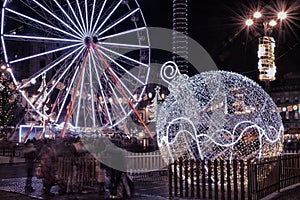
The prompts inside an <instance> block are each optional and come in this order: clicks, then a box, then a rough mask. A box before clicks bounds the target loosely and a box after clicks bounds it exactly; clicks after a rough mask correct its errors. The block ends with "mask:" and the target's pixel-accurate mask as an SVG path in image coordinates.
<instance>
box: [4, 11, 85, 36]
mask: <svg viewBox="0 0 300 200" xmlns="http://www.w3.org/2000/svg"><path fill="white" fill-rule="evenodd" d="M5 10H7V11H9V12H11V13H14V14H16V15H18V16H20V17H24V18H26V19H28V20H31V21H34V22H36V23H37V24H40V25H43V26H45V27H48V28H50V29H53V30H56V31H59V32H61V33H64V34H66V35H69V36H72V37H73V38H77V39H81V38H80V37H79V36H76V35H73V34H71V33H69V32H67V31H64V30H62V29H60V28H57V27H54V26H52V25H49V24H47V23H44V22H41V21H39V20H37V19H34V18H32V17H29V16H27V15H24V14H22V13H19V12H17V11H14V10H12V9H9V8H6V9H5Z"/></svg>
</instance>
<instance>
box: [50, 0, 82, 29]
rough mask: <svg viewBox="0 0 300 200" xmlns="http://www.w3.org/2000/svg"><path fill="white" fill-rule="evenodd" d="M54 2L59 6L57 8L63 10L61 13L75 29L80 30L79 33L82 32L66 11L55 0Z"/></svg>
mask: <svg viewBox="0 0 300 200" xmlns="http://www.w3.org/2000/svg"><path fill="white" fill-rule="evenodd" d="M54 2H55V4H56V5H57V6H58V7H59V9H60V10H61V11H62V12H63V14H64V15H65V16H66V17H67V18H68V20H69V21H70V22H71V23H72V25H73V26H74V27H75V28H76V29H77V31H78V32H80V33H81V34H83V31H82V30H81V29H80V28H79V27H78V25H76V24H75V22H74V21H73V20H72V19H71V17H70V16H69V15H68V14H67V13H66V11H65V10H64V9H63V8H62V7H61V5H60V4H59V3H58V2H57V0H54Z"/></svg>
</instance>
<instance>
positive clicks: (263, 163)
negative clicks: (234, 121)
mask: <svg viewBox="0 0 300 200" xmlns="http://www.w3.org/2000/svg"><path fill="white" fill-rule="evenodd" d="M168 182H169V197H170V198H173V197H181V198H199V199H222V200H223V199H234V200H238V199H241V200H243V199H249V200H250V199H261V198H263V197H265V196H267V195H269V194H271V193H273V192H276V191H280V190H281V189H283V188H286V187H288V186H290V185H293V184H296V183H299V182H300V155H282V156H279V157H272V158H267V159H261V160H256V161H250V160H249V161H246V162H245V161H243V160H232V161H231V162H230V161H228V160H226V161H224V160H214V161H210V160H203V161H194V160H184V161H183V160H178V161H176V162H174V163H172V164H170V165H169V177H168Z"/></svg>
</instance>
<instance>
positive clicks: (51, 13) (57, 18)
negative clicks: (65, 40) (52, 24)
mask: <svg viewBox="0 0 300 200" xmlns="http://www.w3.org/2000/svg"><path fill="white" fill-rule="evenodd" d="M32 1H33V2H35V3H36V4H37V5H38V6H39V7H41V8H42V9H43V10H44V11H46V12H47V13H48V14H50V15H51V16H52V17H54V18H55V19H56V20H58V21H59V22H60V23H62V24H63V25H64V26H65V27H67V28H68V29H70V30H71V31H73V33H75V34H76V35H77V36H79V37H80V34H79V33H78V32H77V31H75V30H74V29H73V28H72V27H70V26H69V25H68V24H67V23H65V22H64V21H63V20H62V19H60V18H59V17H57V16H56V15H55V14H54V13H53V12H51V11H50V10H48V9H47V8H46V7H44V6H43V5H42V4H40V3H39V2H37V1H36V0H32Z"/></svg>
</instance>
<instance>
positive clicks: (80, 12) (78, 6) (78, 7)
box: [76, 0, 87, 33]
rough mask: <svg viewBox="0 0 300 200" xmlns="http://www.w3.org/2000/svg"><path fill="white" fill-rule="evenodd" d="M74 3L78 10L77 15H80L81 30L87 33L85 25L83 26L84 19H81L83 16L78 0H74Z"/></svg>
mask: <svg viewBox="0 0 300 200" xmlns="http://www.w3.org/2000/svg"><path fill="white" fill-rule="evenodd" d="M76 4H77V9H78V11H79V16H80V20H81V23H82V27H83V30H84V32H85V33H87V30H86V26H85V23H84V19H83V16H82V11H81V8H80V4H79V1H78V0H76Z"/></svg>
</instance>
